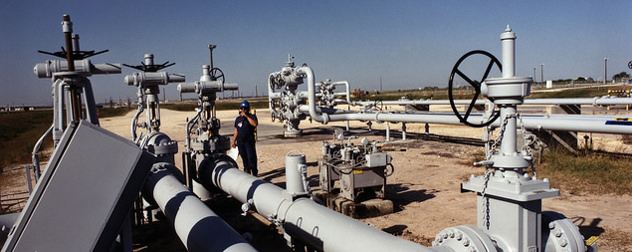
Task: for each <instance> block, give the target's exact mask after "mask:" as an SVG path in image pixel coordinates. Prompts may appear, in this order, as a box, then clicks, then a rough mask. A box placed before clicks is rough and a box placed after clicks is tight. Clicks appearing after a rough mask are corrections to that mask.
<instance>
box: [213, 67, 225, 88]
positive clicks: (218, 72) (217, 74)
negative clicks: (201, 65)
mask: <svg viewBox="0 0 632 252" xmlns="http://www.w3.org/2000/svg"><path fill="white" fill-rule="evenodd" d="M211 80H212V81H217V80H220V81H222V85H223V84H224V71H222V69H219V68H217V67H215V68H213V69H211Z"/></svg>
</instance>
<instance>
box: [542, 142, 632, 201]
mask: <svg viewBox="0 0 632 252" xmlns="http://www.w3.org/2000/svg"><path fill="white" fill-rule="evenodd" d="M543 160H544V162H543V164H542V165H540V166H538V167H537V172H538V177H540V178H544V177H548V178H549V179H550V180H551V181H552V186H553V187H558V188H560V189H562V190H565V191H569V192H570V193H579V192H581V193H589V194H610V193H612V194H619V195H620V194H632V173H630V171H629V167H631V166H632V161H631V160H629V159H628V158H616V157H611V156H608V155H605V154H598V153H587V154H586V155H583V154H582V155H579V156H574V155H572V154H569V153H566V152H564V151H561V150H551V151H550V152H548V153H546V154H545V155H544V158H543Z"/></svg>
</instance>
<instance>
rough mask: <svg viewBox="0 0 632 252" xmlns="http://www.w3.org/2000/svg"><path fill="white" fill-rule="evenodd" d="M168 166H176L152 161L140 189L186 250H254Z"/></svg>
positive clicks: (172, 167) (237, 251) (173, 167)
mask: <svg viewBox="0 0 632 252" xmlns="http://www.w3.org/2000/svg"><path fill="white" fill-rule="evenodd" d="M169 166H171V167H169ZM169 169H177V167H175V166H173V165H172V164H169V163H156V164H154V166H153V167H152V169H151V173H150V175H149V178H148V179H147V181H146V182H145V185H144V186H143V191H144V192H145V195H152V196H153V200H154V201H155V202H156V204H157V205H158V207H160V209H161V210H162V212H163V213H164V214H165V216H166V217H167V218H168V219H169V220H170V221H171V222H172V223H173V226H174V228H175V231H176V234H177V235H178V237H179V238H180V240H181V241H182V243H183V244H184V245H185V246H186V248H187V250H188V251H235V252H241V251H256V250H255V249H254V248H253V247H252V246H251V245H250V244H249V243H248V242H246V240H245V239H244V238H243V237H242V236H241V235H239V233H237V231H235V230H234V229H233V228H232V227H230V226H229V225H228V224H227V223H226V222H224V221H223V220H222V218H220V217H219V216H218V215H217V214H215V213H214V212H213V211H212V210H210V209H209V208H208V207H207V206H206V205H205V204H204V203H203V202H202V201H200V199H199V198H198V197H197V196H195V194H193V193H192V192H190V191H189V188H188V187H186V186H184V185H183V184H182V183H181V182H180V181H179V180H178V179H177V178H176V177H175V176H174V175H173V174H172V173H171V172H170V171H169Z"/></svg>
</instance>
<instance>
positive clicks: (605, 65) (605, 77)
mask: <svg viewBox="0 0 632 252" xmlns="http://www.w3.org/2000/svg"><path fill="white" fill-rule="evenodd" d="M607 80H608V58H603V84H604V85H606V81H607Z"/></svg>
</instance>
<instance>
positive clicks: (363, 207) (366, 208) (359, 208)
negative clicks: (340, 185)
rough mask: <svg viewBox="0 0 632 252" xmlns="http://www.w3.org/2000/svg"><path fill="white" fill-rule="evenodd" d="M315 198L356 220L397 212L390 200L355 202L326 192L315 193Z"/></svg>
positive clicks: (376, 199) (378, 199) (377, 199)
mask: <svg viewBox="0 0 632 252" xmlns="http://www.w3.org/2000/svg"><path fill="white" fill-rule="evenodd" d="M313 194H314V196H316V197H318V198H320V199H321V200H322V201H323V202H327V207H328V208H330V209H333V210H335V211H337V212H339V213H341V214H344V215H346V216H349V217H351V218H355V219H364V218H371V217H377V216H382V215H387V214H391V213H393V212H394V211H395V207H394V205H393V201H391V200H388V199H380V198H375V199H369V200H365V201H362V202H353V201H351V200H349V199H346V198H344V197H341V196H338V195H337V194H331V195H328V194H327V192H325V191H320V190H319V191H315V192H313Z"/></svg>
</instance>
